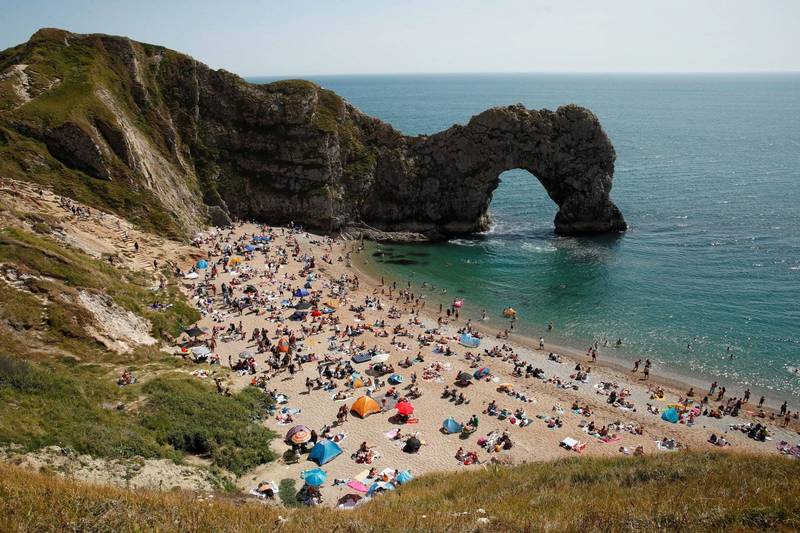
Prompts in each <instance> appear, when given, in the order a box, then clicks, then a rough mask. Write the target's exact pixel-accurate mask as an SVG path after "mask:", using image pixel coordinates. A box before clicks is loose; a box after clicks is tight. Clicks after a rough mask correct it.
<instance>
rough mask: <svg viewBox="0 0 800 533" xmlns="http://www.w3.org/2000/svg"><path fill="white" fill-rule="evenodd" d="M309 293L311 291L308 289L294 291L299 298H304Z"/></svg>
mask: <svg viewBox="0 0 800 533" xmlns="http://www.w3.org/2000/svg"><path fill="white" fill-rule="evenodd" d="M309 294H310V293H309V292H308V289H297V290H296V291H294V295H295V296H296V297H298V298H302V297H303V296H308V295H309Z"/></svg>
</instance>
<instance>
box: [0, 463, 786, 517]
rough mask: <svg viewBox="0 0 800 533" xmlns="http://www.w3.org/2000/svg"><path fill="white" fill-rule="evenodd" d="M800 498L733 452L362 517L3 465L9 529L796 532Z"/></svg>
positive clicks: (509, 474) (407, 493)
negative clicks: (99, 482)
mask: <svg viewBox="0 0 800 533" xmlns="http://www.w3.org/2000/svg"><path fill="white" fill-rule="evenodd" d="M798 493H800V462H798V461H790V460H786V459H784V458H781V457H771V458H765V457H751V456H738V455H732V454H724V455H722V454H689V453H677V454H664V455H659V456H652V457H641V458H633V457H630V458H619V459H599V458H574V459H569V460H560V461H555V462H547V463H534V464H528V465H523V466H519V467H515V468H510V469H487V470H470V471H468V472H467V471H465V472H461V473H455V474H439V475H432V476H427V477H423V478H420V479H417V480H414V481H412V482H411V483H410V484H408V485H406V486H404V487H402V488H401V489H399V490H397V491H395V492H394V493H389V494H386V495H383V496H380V497H378V498H376V499H375V500H373V501H372V502H369V503H367V504H366V505H364V506H361V507H359V508H356V509H355V510H353V511H337V510H332V509H327V508H318V509H307V508H304V509H288V508H283V507H276V506H264V505H261V504H260V503H250V504H245V503H242V502H241V500H240V499H229V498H225V497H218V498H214V499H207V500H204V501H202V502H201V501H198V499H197V497H196V495H194V494H191V493H187V492H179V491H173V492H169V493H157V492H149V491H128V490H122V489H116V488H109V487H99V486H90V485H84V484H80V483H76V482H73V481H67V480H62V479H57V478H53V477H50V476H43V475H40V474H34V473H30V472H22V471H19V470H17V469H14V468H12V467H8V466H0V529H1V530H3V531H33V530H35V531H65V530H91V531H121V532H124V531H152V530H160V531H177V530H180V531H187V530H191V531H214V532H217V531H265V530H270V531H271V530H279V531H287V532H293V531H302V532H306V531H387V532H389V531H477V530H479V531H544V530H550V531H582V532H583V531H744V530H779V531H781V530H782V531H796V530H797V529H798V528H800V500H798V498H797V494H798ZM479 509H480V510H482V511H483V512H480V511H479ZM279 516H281V517H283V520H281V519H279V518H278V517H279Z"/></svg>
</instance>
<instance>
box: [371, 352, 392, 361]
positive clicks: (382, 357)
mask: <svg viewBox="0 0 800 533" xmlns="http://www.w3.org/2000/svg"><path fill="white" fill-rule="evenodd" d="M388 360H389V354H388V353H379V354H378V355H373V356H372V362H373V363H385V362H386V361H388Z"/></svg>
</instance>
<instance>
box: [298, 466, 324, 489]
mask: <svg viewBox="0 0 800 533" xmlns="http://www.w3.org/2000/svg"><path fill="white" fill-rule="evenodd" d="M300 477H302V478H303V480H304V481H305V482H306V485H308V486H309V487H319V486H321V485H322V484H323V483H325V480H326V479H328V474H327V472H325V471H324V470H323V469H321V468H312V469H311V470H306V471H305V472H303V473H302V474H301V475H300Z"/></svg>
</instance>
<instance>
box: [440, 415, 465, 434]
mask: <svg viewBox="0 0 800 533" xmlns="http://www.w3.org/2000/svg"><path fill="white" fill-rule="evenodd" d="M442 429H444V430H445V432H447V433H460V432H461V430H462V429H464V426H463V425H462V424H459V423H458V422H456V419H455V418H452V417H451V418H448V419H446V420H445V421H444V422H442Z"/></svg>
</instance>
